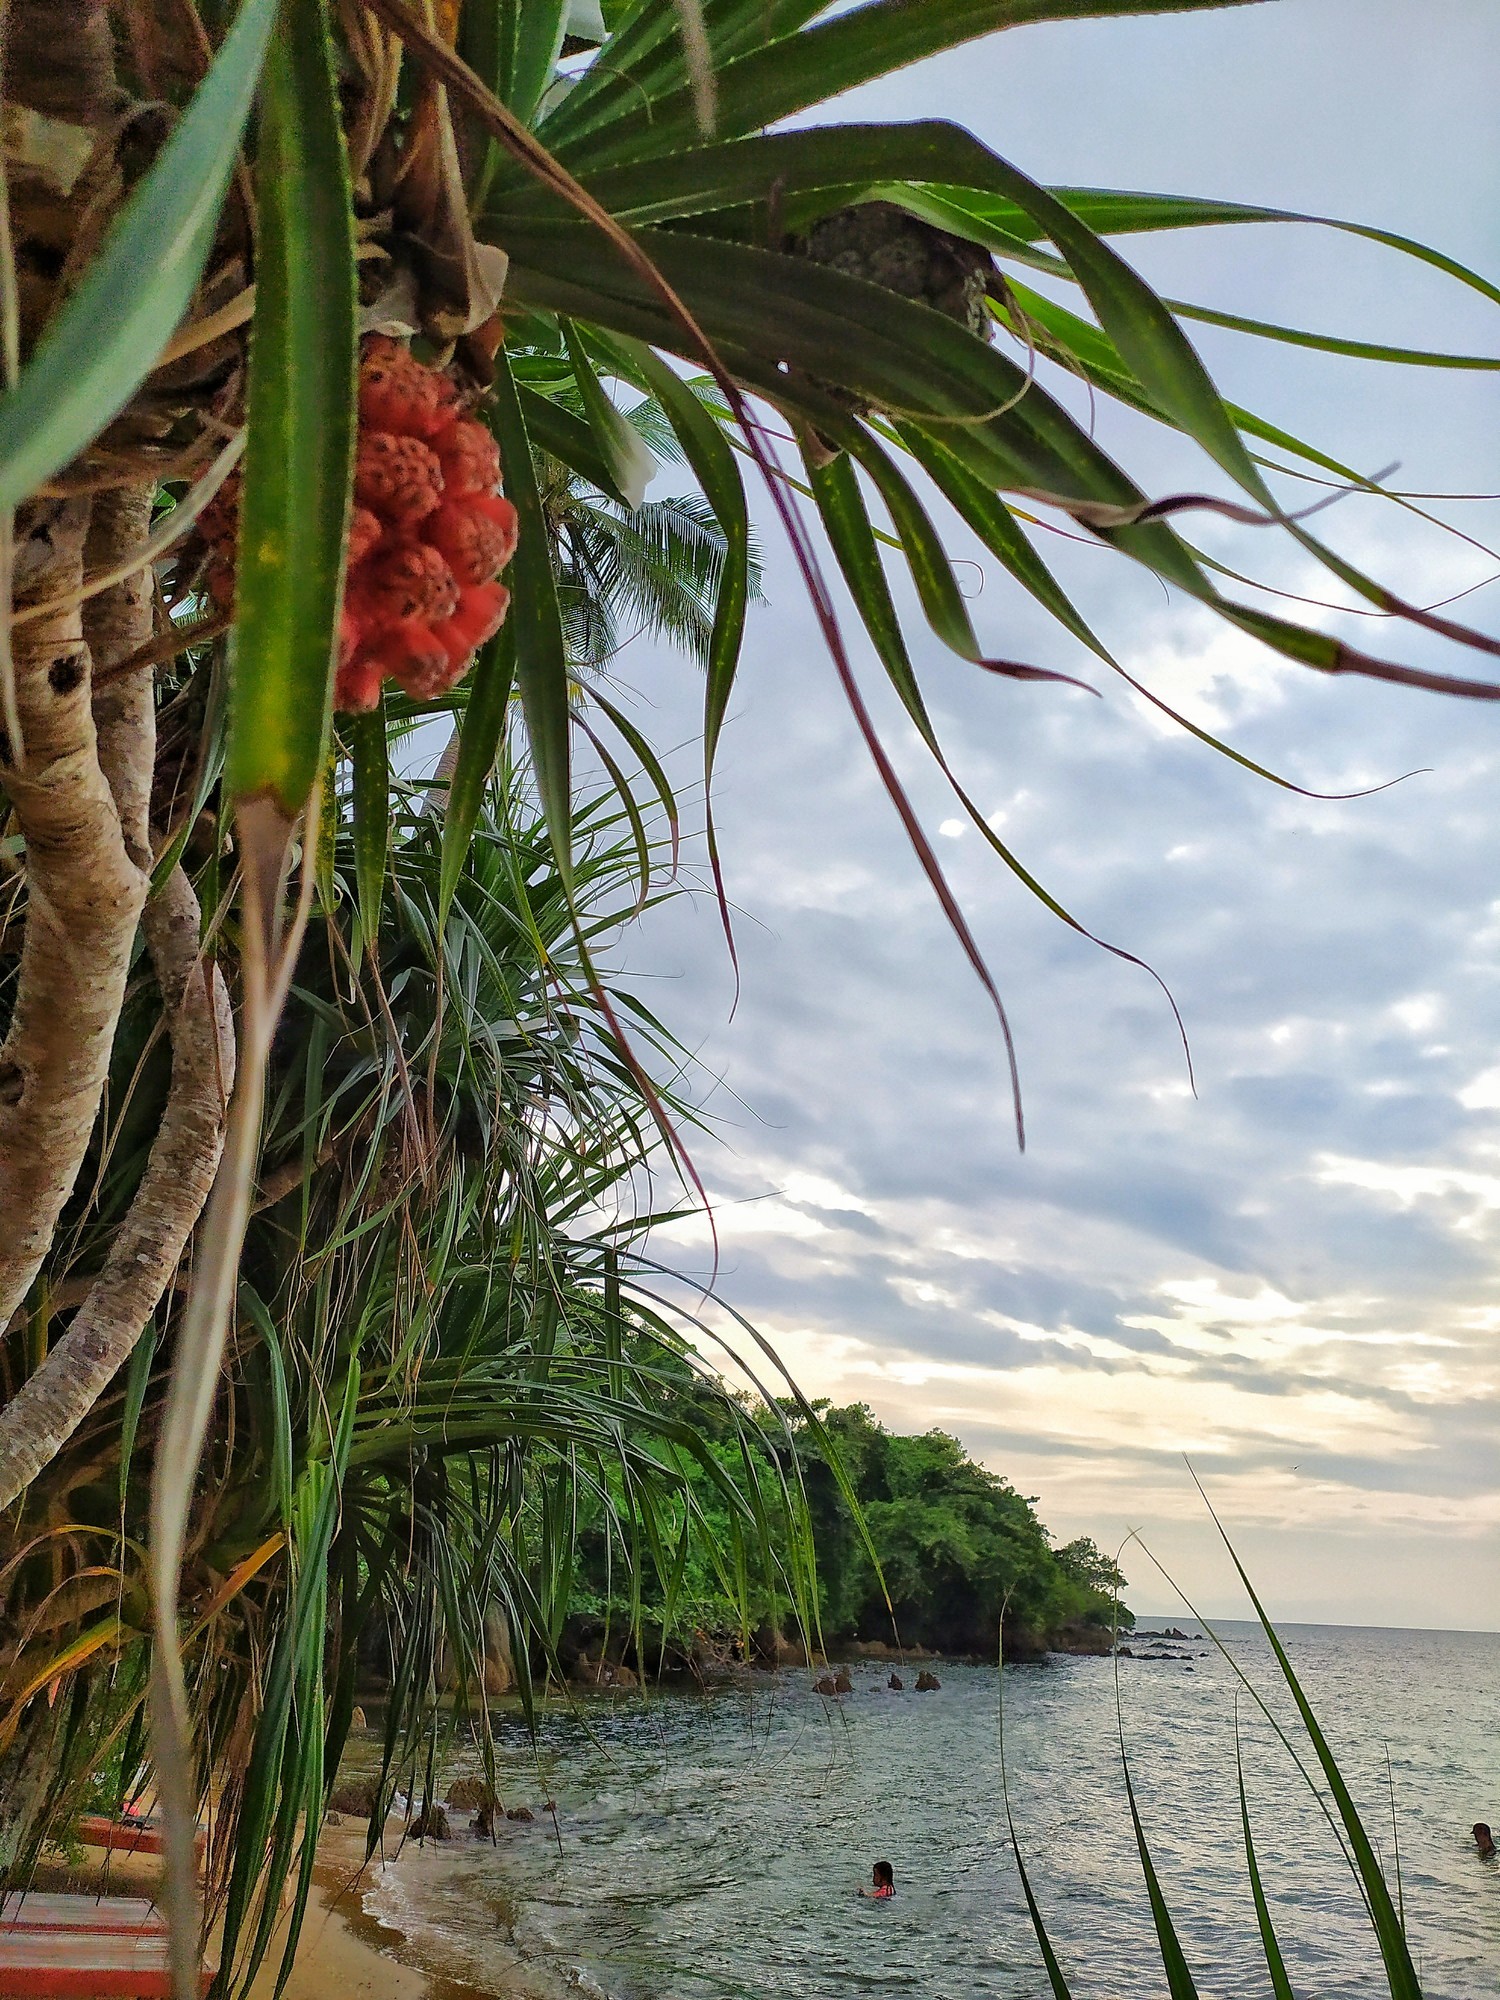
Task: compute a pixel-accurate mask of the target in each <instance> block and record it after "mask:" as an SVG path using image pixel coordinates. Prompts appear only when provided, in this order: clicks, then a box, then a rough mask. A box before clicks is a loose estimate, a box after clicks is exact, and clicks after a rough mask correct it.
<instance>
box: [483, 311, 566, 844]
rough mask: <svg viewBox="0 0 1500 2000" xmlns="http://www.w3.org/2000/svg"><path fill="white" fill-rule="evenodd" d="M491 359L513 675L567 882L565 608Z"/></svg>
mask: <svg viewBox="0 0 1500 2000" xmlns="http://www.w3.org/2000/svg"><path fill="white" fill-rule="evenodd" d="M495 359H496V367H495V386H494V398H493V402H492V405H491V408H492V421H493V423H494V428H495V436H496V438H497V439H498V440H499V444H500V460H501V465H502V468H503V471H504V477H505V490H506V492H507V494H508V495H509V496H510V500H511V503H512V505H513V506H514V507H515V510H516V514H517V517H518V520H519V524H520V535H519V540H518V541H517V544H516V553H515V558H514V561H513V563H512V568H511V610H510V629H511V630H512V632H513V633H514V638H515V659H516V680H517V682H518V684H519V686H520V689H521V705H522V709H523V710H524V712H525V716H526V733H527V736H528V738H529V739H530V742H531V760H532V767H533V769H534V770H535V773H536V783H537V790H538V792H539V793H540V794H541V800H542V807H543V810H544V812H545V813H546V816H547V831H548V833H549V834H550V835H551V838H552V854H553V858H554V860H555V861H556V863H557V867H558V870H559V872H560V873H561V875H562V878H563V881H564V882H565V883H571V880H572V869H573V848H572V811H573V794H572V778H571V751H570V747H569V735H570V719H569V713H568V661H567V653H566V651H565V649H564V645H563V627H562V613H561V611H560V609H559V607H558V602H557V581H556V578H555V576H554V574H553V569H552V550H551V541H550V537H549V534H548V525H547V515H546V510H545V509H544V507H543V505H542V496H541V493H540V491H539V490H538V487H537V482H536V468H535V466H534V465H533V463H532V458H531V439H530V437H529V436H528V435H527V430H526V419H525V418H524V416H523V415H522V414H521V404H520V399H519V397H518V396H517V394H516V384H515V379H514V377H513V376H512V374H511V372H510V364H509V363H508V361H507V360H506V358H505V351H504V349H503V348H502V349H501V351H500V353H499V354H498V355H497V356H496V357H495Z"/></svg>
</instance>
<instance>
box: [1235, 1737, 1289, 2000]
mask: <svg viewBox="0 0 1500 2000" xmlns="http://www.w3.org/2000/svg"><path fill="white" fill-rule="evenodd" d="M1234 1768H1235V1775H1236V1777H1237V1778H1238V1779H1239V1786H1240V1825H1241V1827H1242V1828H1243V1830H1244V1835H1245V1866H1246V1867H1247V1868H1248V1869H1249V1871H1250V1894H1251V1895H1252V1896H1253V1897H1254V1899H1255V1922H1256V1925H1257V1928H1258V1929H1259V1931H1260V1942H1261V1949H1262V1950H1263V1951H1264V1952H1265V1955H1266V1971H1267V1972H1268V1973H1269V1975H1270V1979H1271V1991H1272V1993H1273V1994H1274V1995H1275V1996H1276V2000H1297V1996H1296V1994H1295V1993H1294V1992H1293V1991H1292V1982H1291V1980H1290V1979H1289V1978H1288V1977H1287V1969H1286V1960H1285V1959H1284V1958H1283V1957H1282V1955H1281V1943H1280V1940H1279V1939H1278V1938H1277V1936H1276V1926H1275V1925H1274V1924H1273V1923H1272V1921H1271V1906H1270V1904H1269V1903H1267V1901H1266V1892H1265V1889H1264V1888H1263V1887H1262V1885H1261V1879H1260V1867H1259V1864H1258V1863H1257V1861H1256V1859H1255V1841H1254V1839H1253V1838H1252V1836H1251V1832H1250V1805H1249V1802H1248V1800H1247V1799H1246V1797H1245V1761H1244V1758H1243V1757H1242V1756H1241V1754H1240V1730H1239V1721H1238V1718H1236V1721H1235V1729H1234Z"/></svg>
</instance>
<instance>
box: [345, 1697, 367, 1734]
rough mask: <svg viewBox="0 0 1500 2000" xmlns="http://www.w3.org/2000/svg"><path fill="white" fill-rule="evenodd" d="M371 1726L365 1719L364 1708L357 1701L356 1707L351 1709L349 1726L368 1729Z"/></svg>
mask: <svg viewBox="0 0 1500 2000" xmlns="http://www.w3.org/2000/svg"><path fill="white" fill-rule="evenodd" d="M369 1726H370V1725H369V1723H368V1722H366V1721H365V1712H364V1710H363V1709H362V1708H361V1707H360V1705H359V1703H358V1702H356V1703H355V1704H354V1707H353V1708H352V1709H351V1710H350V1711H349V1727H350V1728H351V1729H368V1728H369Z"/></svg>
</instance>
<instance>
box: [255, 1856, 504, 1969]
mask: <svg viewBox="0 0 1500 2000" xmlns="http://www.w3.org/2000/svg"><path fill="white" fill-rule="evenodd" d="M364 1845H365V1843H364V1834H363V1831H362V1830H357V1829H355V1828H352V1827H328V1826H325V1827H324V1828H323V1831H322V1833H321V1835H320V1837H319V1840H318V1855H317V1860H316V1862H315V1863H314V1867H313V1889H312V1896H311V1898H310V1899H309V1908H308V1912H307V1916H306V1919H305V1921H304V1923H303V1926H302V1935H301V1937H300V1938H299V1940H298V1943H297V1957H296V1960H295V1962H294V1964H293V1966H292V1972H291V1977H290V1978H289V1979H288V1981H287V1984H286V1987H285V1989H284V1993H283V2000H346V1996H347V2000H526V1996H525V1995H524V1989H523V1988H518V1987H514V1986H509V1987H506V1988H500V1987H496V1986H493V1985H490V1986H487V1987H478V1986H472V1985H470V1984H468V1983H467V1982H466V1981H464V1980H461V1979H454V1978H453V1977H452V1976H451V1975H450V1974H448V1973H445V1972H440V1971H437V1970H434V1969H432V1968H429V1967H427V1966H425V1965H422V1964H420V1963H416V1962H414V1960H413V1958H412V1957H407V1956H403V1955H402V1953H401V1951H400V1949H399V1947H400V1946H403V1945H406V1943H407V1940H406V1937H405V1934H404V1932H402V1931H400V1930H396V1929H393V1928H392V1927H391V1926H389V1925H387V1924H383V1923H382V1922H381V1921H380V1919H379V1918H378V1917H374V1916H371V1915H370V1914H369V1913H368V1912H367V1911H366V1909H365V1907H364V1887H365V1884H366V1881H367V1880H368V1877H367V1876H363V1877H362V1875H361V1873H360V1864H361V1863H362V1862H363V1860H364ZM370 1865H371V1867H372V1868H374V1867H377V1866H379V1865H380V1864H379V1862H378V1861H376V1862H372V1863H371V1864H370ZM386 1865H387V1866H389V1865H392V1864H389V1863H388V1864H386ZM280 1963H281V1960H280V1955H279V1953H278V1952H277V1951H276V1950H275V1948H274V1947H273V1948H272V1950H271V1951H270V1952H269V1953H267V1956H266V1962H265V1964H264V1965H263V1966H262V1967H261V1969H260V1971H259V1972H258V1973H257V1974H256V1977H255V1983H254V1985H253V1986H252V1987H251V1988H250V1993H249V1996H248V2000H271V1996H272V1994H273V1993H274V1992H275V1989H276V1977H277V1972H278V1969H279V1967H280Z"/></svg>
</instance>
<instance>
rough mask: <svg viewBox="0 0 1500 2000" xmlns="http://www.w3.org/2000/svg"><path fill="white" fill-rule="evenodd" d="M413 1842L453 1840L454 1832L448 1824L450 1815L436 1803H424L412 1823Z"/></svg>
mask: <svg viewBox="0 0 1500 2000" xmlns="http://www.w3.org/2000/svg"><path fill="white" fill-rule="evenodd" d="M411 1837H412V1839H413V1840H451V1839H452V1838H453V1830H452V1828H451V1827H450V1826H449V1824H448V1815H447V1813H445V1812H444V1811H443V1808H442V1807H441V1806H440V1805H438V1804H437V1803H436V1802H435V1801H434V1802H431V1803H424V1805H423V1807H422V1810H421V1811H420V1812H419V1813H418V1814H417V1816H416V1818H415V1819H414V1820H413V1821H412V1823H411Z"/></svg>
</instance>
